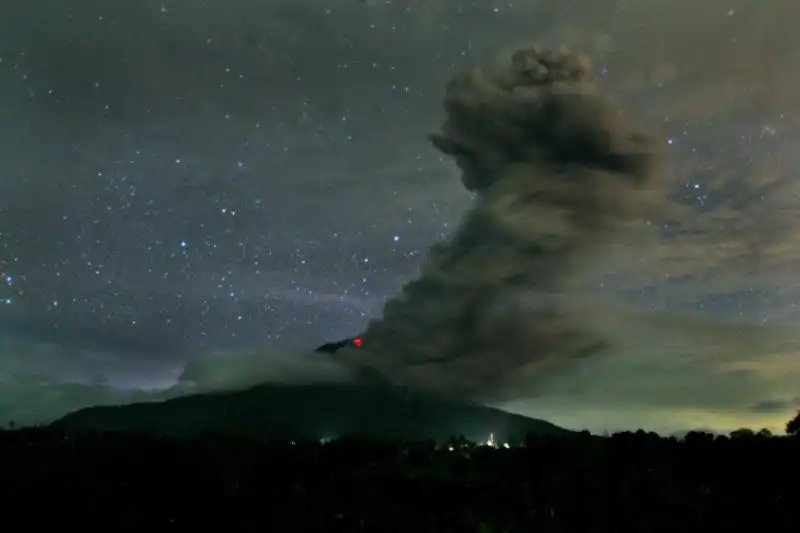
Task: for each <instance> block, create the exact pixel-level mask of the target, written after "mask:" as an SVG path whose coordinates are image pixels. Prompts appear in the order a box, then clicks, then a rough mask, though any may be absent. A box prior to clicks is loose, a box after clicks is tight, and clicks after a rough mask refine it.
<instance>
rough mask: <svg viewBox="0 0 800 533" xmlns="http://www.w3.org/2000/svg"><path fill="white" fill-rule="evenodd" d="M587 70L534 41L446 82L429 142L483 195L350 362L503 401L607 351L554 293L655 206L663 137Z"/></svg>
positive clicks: (580, 61) (349, 352)
mask: <svg viewBox="0 0 800 533" xmlns="http://www.w3.org/2000/svg"><path fill="white" fill-rule="evenodd" d="M590 70H591V66H590V63H589V61H588V59H587V58H585V57H583V56H580V55H575V54H572V53H570V52H569V51H568V50H566V49H558V50H554V51H542V50H539V49H538V48H536V47H534V48H530V49H524V50H519V51H517V52H515V53H514V54H513V55H512V57H511V65H510V68H508V69H507V71H506V72H502V73H501V74H496V75H490V74H487V73H486V72H485V71H483V70H475V71H472V72H469V73H466V74H462V75H458V76H456V77H455V78H453V79H452V80H451V81H450V83H449V84H448V86H447V91H446V95H445V98H444V109H445V111H446V114H447V119H446V122H445V124H444V126H443V128H442V131H441V133H439V134H434V135H431V136H430V140H431V142H432V143H433V145H434V146H435V147H436V148H437V149H438V150H440V151H441V152H443V153H445V154H447V155H450V156H452V157H453V158H454V159H455V161H456V163H457V165H458V167H459V168H460V170H461V173H462V174H461V180H462V182H463V184H464V186H465V187H466V188H467V189H469V190H470V191H474V192H475V193H476V195H477V200H476V205H475V207H474V209H473V210H472V211H471V212H470V213H469V214H468V215H467V217H466V219H465V220H464V222H463V223H462V225H461V226H460V227H459V228H458V230H457V231H456V232H455V234H454V235H453V236H452V238H451V239H449V240H448V241H447V242H443V243H440V244H438V245H436V246H434V247H433V249H432V250H431V251H430V254H429V257H428V259H427V262H426V264H425V265H424V267H423V269H422V272H421V274H420V276H419V278H418V279H416V280H414V281H412V282H411V283H409V284H408V285H406V286H405V287H404V289H403V291H402V293H401V294H400V295H399V296H398V297H396V298H394V299H393V300H390V301H389V302H387V304H386V306H385V308H384V310H383V317H382V318H381V319H379V320H376V321H374V322H372V323H371V324H370V325H369V326H368V328H367V330H366V331H365V332H364V334H363V342H364V346H363V348H361V349H346V350H344V351H343V355H342V357H343V358H344V360H345V361H346V362H348V363H349V364H351V365H353V366H356V367H360V368H361V369H363V370H366V371H369V373H370V374H372V375H375V374H376V373H377V374H379V375H380V376H381V377H382V378H383V379H385V380H387V381H389V382H393V383H396V384H401V385H405V386H409V387H420V388H425V389H434V390H437V391H439V392H446V393H450V394H455V395H461V396H467V397H471V398H473V399H479V398H480V399H485V400H488V399H495V400H500V399H502V393H503V389H504V388H505V387H504V383H507V382H508V381H509V380H510V379H511V378H513V377H514V376H515V374H518V373H520V372H523V371H524V373H525V374H526V375H532V376H534V380H535V378H536V377H542V376H548V375H551V374H552V373H553V372H558V371H563V370H564V369H565V368H566V365H570V364H574V362H575V361H576V360H579V359H581V358H585V357H590V356H592V355H594V354H597V353H599V352H601V351H603V350H604V349H606V348H608V347H609V343H608V340H607V339H605V338H603V337H602V336H601V335H598V334H597V333H596V332H590V331H589V329H588V328H585V327H582V323H583V320H582V318H580V317H577V316H574V315H572V314H570V312H569V310H568V308H567V307H565V306H563V305H561V304H560V303H559V302H560V299H559V298H558V297H557V296H558V294H559V293H561V292H562V291H563V290H564V286H565V284H566V283H567V282H568V281H569V280H570V279H574V274H575V272H576V269H577V268H583V267H585V266H587V265H589V264H590V263H591V262H592V261H594V260H596V259H597V256H596V253H597V252H602V250H603V248H604V246H608V242H609V239H610V238H611V237H614V236H617V235H619V230H621V229H623V228H625V227H627V226H630V225H631V223H633V222H636V221H637V220H642V219H643V218H644V217H647V216H648V215H650V214H651V213H652V211H653V210H654V209H655V208H656V204H657V202H656V201H654V198H655V199H658V198H659V195H658V194H654V192H655V193H657V186H658V185H659V182H660V179H659V178H660V174H661V173H660V164H659V161H660V157H659V149H658V140H657V139H655V138H654V137H652V136H650V135H648V134H647V133H645V132H643V131H642V130H641V129H640V128H638V127H636V126H635V125H633V124H631V123H630V122H629V121H627V120H626V119H625V117H624V116H623V115H622V114H621V112H620V111H619V110H618V109H617V108H616V107H615V106H614V105H612V104H611V103H610V102H609V101H608V100H606V99H604V98H602V97H600V96H599V95H598V94H597V92H596V89H595V86H594V85H593V84H592V83H591V81H590Z"/></svg>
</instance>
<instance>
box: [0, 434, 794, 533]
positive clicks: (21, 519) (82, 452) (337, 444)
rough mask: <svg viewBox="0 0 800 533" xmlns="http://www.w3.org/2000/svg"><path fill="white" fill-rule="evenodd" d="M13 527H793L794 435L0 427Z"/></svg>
mask: <svg viewBox="0 0 800 533" xmlns="http://www.w3.org/2000/svg"><path fill="white" fill-rule="evenodd" d="M0 491H2V494H0V502H2V510H3V514H2V520H3V525H4V528H3V530H4V531H32V530H36V529H37V528H45V527H47V528H49V529H52V528H54V527H58V528H59V530H63V529H65V528H72V527H75V528H79V530H80V528H83V529H87V528H92V530H94V528H98V529H97V530H100V529H99V528H101V527H102V528H103V530H104V531H115V532H116V531H161V530H172V531H190V529H188V528H202V529H203V530H204V531H206V530H207V531H225V532H235V531H259V532H268V531H280V532H290V531H305V532H312V531H317V532H323V531H324V532H338V531H341V532H357V531H375V532H382V533H383V532H393V531H398V532H400V531H402V532H410V533H422V532H437V533H441V532H448V531H458V532H461V531H463V532H526V533H532V532H562V531H563V532H575V533H578V532H610V533H622V532H627V531H637V532H648V533H656V532H661V531H674V532H689V531H702V532H704V533H708V532H715V531H725V532H730V531H748V532H755V531H764V532H770V533H774V532H783V531H787V532H789V531H791V532H797V531H800V441H799V440H798V439H797V438H793V437H771V436H767V435H753V434H751V433H746V432H745V433H740V434H736V435H734V436H733V437H715V436H712V435H708V434H701V433H690V434H689V435H687V436H686V438H685V440H682V441H681V440H676V439H674V438H662V437H658V436H656V435H654V434H647V433H644V432H638V433H626V434H617V435H614V436H612V437H609V438H604V437H594V436H590V435H589V434H588V433H580V434H572V435H567V436H561V437H554V436H539V437H534V438H529V439H527V440H526V442H525V443H524V446H516V447H511V448H509V449H504V448H502V447H501V448H499V449H494V448H490V447H476V446H473V445H469V444H467V443H464V442H460V443H459V442H451V443H448V444H443V445H441V446H436V445H435V444H433V443H416V444H415V443H408V442H401V441H382V442H381V441H374V440H373V441H367V440H339V441H333V442H330V443H327V444H321V443H319V442H318V441H309V442H301V441H295V442H291V441H285V442H280V441H274V442H264V441H261V442H259V441H255V440H246V439H242V438H231V437H215V436H210V435H205V436H202V437H198V438H193V439H178V438H169V437H163V436H162V437H155V436H146V435H136V434H123V433H105V434H99V433H98V434H89V433H68V432H64V431H60V430H55V429H22V430H16V431H5V432H0Z"/></svg>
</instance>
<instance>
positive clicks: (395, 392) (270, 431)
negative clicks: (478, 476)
mask: <svg viewBox="0 0 800 533" xmlns="http://www.w3.org/2000/svg"><path fill="white" fill-rule="evenodd" d="M53 427H54V428H58V429H65V430H103V431H109V430H110V431H138V432H148V433H159V434H164V435H169V436H173V437H191V436H197V435H199V434H200V433H201V432H204V431H212V432H215V433H225V434H226V435H238V436H244V437H250V438H297V437H305V438H313V439H317V438H320V437H326V436H327V437H338V436H339V435H356V434H358V435H364V436H369V437H377V438H393V439H415V440H426V439H435V440H444V439H447V438H448V437H450V436H451V435H465V436H466V437H467V438H470V439H473V440H479V439H480V440H483V439H485V438H486V437H487V436H488V435H489V433H494V434H495V436H496V437H497V439H498V440H501V441H520V440H521V439H522V438H523V437H524V436H525V435H526V434H529V433H535V434H540V435H544V434H564V433H568V431H567V430H565V429H562V428H559V427H558V426H556V425H553V424H551V423H549V422H546V421H544V420H536V419H533V418H528V417H525V416H520V415H515V414H511V413H507V412H505V411H501V410H499V409H493V408H490V407H485V406H482V405H477V404H473V403H466V402H464V401H462V400H455V399H451V398H445V397H441V396H436V395H433V394H426V393H421V392H411V391H407V390H401V389H397V388H392V387H386V386H356V385H339V384H327V383H319V384H309V385H281V384H263V385H258V386H255V387H252V388H249V389H246V390H240V391H233V392H218V393H209V394H195V395H191V396H183V397H180V398H174V399H171V400H167V401H163V402H152V403H139V404H132V405H121V406H110V407H109V406H106V407H91V408H88V409H81V410H79V411H76V412H74V413H72V414H69V415H67V416H66V417H64V418H62V419H61V420H58V421H56V422H55V423H54V424H53Z"/></svg>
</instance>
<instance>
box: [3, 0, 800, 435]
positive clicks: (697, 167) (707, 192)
mask: <svg viewBox="0 0 800 533" xmlns="http://www.w3.org/2000/svg"><path fill="white" fill-rule="evenodd" d="M561 4H563V5H561ZM700 4H702V5H700ZM2 12H3V14H2V16H1V17H0V124H2V125H3V127H2V128H0V138H1V140H2V142H0V272H2V279H0V379H2V380H3V384H2V385H0V417H5V418H12V417H14V418H18V419H30V420H42V419H46V418H47V417H51V416H54V415H57V414H61V413H62V412H64V411H66V410H69V409H71V408H74V407H78V406H83V405H87V404H91V403H96V402H109V401H120V398H125V399H131V398H133V399H140V398H145V397H152V395H154V394H156V395H157V394H166V393H164V392H163V391H162V392H152V391H149V389H153V388H158V389H167V390H169V391H173V392H175V391H176V390H178V389H175V387H176V384H178V385H180V383H181V381H182V379H184V377H185V376H187V375H191V376H193V377H192V380H194V381H195V382H197V381H202V382H204V383H207V384H208V386H214V387H224V386H229V385H231V384H232V383H238V382H240V381H241V380H242V379H244V378H245V377H247V378H248V379H253V376H257V377H259V378H264V377H273V378H275V379H283V378H287V377H291V376H295V375H299V374H305V373H308V372H312V373H313V372H324V373H330V372H334V370H333V369H330V368H327V367H326V364H323V363H318V362H315V361H314V360H311V359H309V356H308V353H307V352H309V351H310V350H311V349H313V347H315V346H316V345H318V344H321V343H322V342H325V341H330V340H338V339H340V338H343V337H346V336H350V335H352V334H354V333H356V332H359V331H362V330H363V329H364V328H365V326H366V324H367V321H368V320H369V319H370V318H371V317H375V316H378V315H379V314H380V311H381V306H382V304H383V302H384V301H385V300H386V299H387V298H388V297H390V296H392V295H394V294H396V293H397V292H398V291H399V289H400V288H401V287H402V286H403V284H405V283H406V282H408V281H409V280H411V279H413V278H414V276H415V275H416V273H417V271H418V269H419V268H420V266H421V265H422V262H423V260H424V257H425V254H426V250H427V249H428V248H429V247H430V246H431V245H432V244H434V243H435V242H437V241H438V240H440V239H442V238H444V237H446V236H448V235H450V234H451V232H452V230H453V229H454V228H455V227H457V225H458V223H459V221H460V220H461V218H462V217H463V215H464V213H465V212H466V211H467V210H468V209H469V207H470V205H471V202H472V198H471V196H470V194H469V193H468V192H467V191H465V190H464V189H463V187H462V186H461V185H460V183H459V180H458V171H457V169H456V168H455V166H454V165H453V163H452V161H450V160H448V159H446V158H445V157H444V156H442V154H440V153H439V152H437V151H435V150H433V149H431V147H430V145H429V143H428V142H427V141H426V139H425V135H426V134H427V133H429V132H431V131H434V130H436V129H438V127H439V125H440V124H441V121H442V112H441V105H440V102H441V98H442V95H443V91H444V87H445V85H446V83H447V81H448V80H449V79H450V77H451V76H452V75H453V73H454V72H456V71H458V70H462V69H465V68H471V67H472V66H474V65H475V64H477V63H478V62H484V61H492V60H493V59H495V58H497V57H501V56H505V55H507V54H508V53H509V51H512V50H513V49H515V48H516V47H518V46H519V45H523V44H529V43H531V42H540V43H544V44H557V43H566V44H569V45H571V46H574V47H576V48H579V49H581V50H583V51H585V52H586V53H588V54H589V55H591V56H592V58H593V60H594V66H595V68H596V76H597V77H598V80H599V83H600V84H601V85H602V87H603V89H604V91H605V92H607V93H608V94H609V95H610V96H612V97H613V98H615V99H616V100H618V101H619V102H620V104H621V105H622V106H623V107H624V109H626V111H627V112H628V113H630V114H632V115H635V116H636V117H637V118H640V119H641V120H642V121H643V122H644V123H646V124H647V125H648V126H651V127H653V128H654V129H656V130H657V131H658V132H659V133H660V134H661V135H662V137H663V140H664V143H665V149H666V151H667V153H668V156H669V160H670V169H669V179H668V184H667V185H668V186H667V190H666V192H665V194H666V195H667V196H668V197H669V199H670V201H671V202H673V203H674V204H675V205H676V206H680V208H681V209H680V210H679V211H678V212H676V213H674V214H672V215H671V216H670V217H669V218H665V219H663V220H654V221H652V224H653V226H654V227H656V228H657V234H658V235H657V238H653V239H651V240H650V241H648V242H646V243H644V244H642V243H639V245H637V246H626V247H619V249H615V250H614V251H613V253H610V254H609V256H608V258H607V259H606V260H604V261H603V262H602V264H598V265H596V268H592V269H589V270H590V272H589V274H587V277H586V279H585V280H584V284H583V286H582V291H583V292H584V293H585V294H587V295H591V297H592V298H603V299H606V300H608V299H610V300H613V301H614V302H616V304H618V305H619V306H621V307H620V309H622V307H624V310H620V311H619V313H618V314H614V313H610V314H609V315H608V317H607V318H606V320H607V322H608V323H604V324H603V325H602V327H604V328H605V329H609V328H611V329H613V331H614V332H615V333H614V334H615V335H617V336H618V337H620V338H624V339H625V340H626V343H625V345H626V346H627V347H628V348H627V350H623V351H622V352H621V353H619V354H618V355H617V356H616V357H609V358H607V359H604V360H603V361H599V362H593V363H592V365H587V367H586V368H583V369H580V371H576V372H575V373H572V374H570V375H568V376H564V377H562V378H559V379H558V380H555V381H554V382H553V384H552V386H551V387H548V388H545V391H544V392H543V394H542V395H541V397H539V398H537V399H536V400H529V399H520V401H518V402H513V403H512V404H509V406H508V407H510V408H512V409H514V410H517V411H520V412H523V413H525V414H530V415H533V416H539V417H542V418H549V419H551V420H553V421H554V422H556V423H563V424H565V425H569V426H572V427H589V428H591V429H597V430H602V429H605V428H618V427H630V426H641V425H646V426H649V427H653V428H655V429H659V430H665V431H667V430H673V429H681V428H686V427H717V428H730V427H737V426H739V425H759V426H769V427H772V428H778V427H780V425H781V424H782V423H783V421H784V420H786V419H787V413H790V412H791V411H792V410H793V409H796V408H797V407H800V390H798V388H797V386H796V385H795V384H796V383H797V382H798V381H797V378H800V363H798V361H800V359H798V357H799V356H800V351H798V346H800V334H794V333H793V332H794V328H793V327H792V326H793V324H794V323H795V322H796V321H798V320H800V313H799V312H798V311H797V310H796V307H795V306H796V304H797V303H800V291H798V289H800V285H799V284H798V282H800V276H799V275H798V274H796V272H797V271H798V269H797V267H798V266H800V265H798V263H799V262H800V261H798V258H800V239H798V235H800V231H798V230H800V219H799V218H798V205H800V204H798V202H800V194H799V193H800V185H798V183H797V180H796V176H797V169H798V163H800V160H799V158H798V156H797V150H796V149H795V146H796V144H797V142H798V135H797V132H798V126H800V90H798V89H800V75H798V73H797V72H796V71H795V70H793V69H791V68H790V65H793V64H800V62H799V61H800V38H798V37H797V36H796V34H795V30H794V27H793V25H792V24H791V21H792V20H797V18H798V17H800V4H797V3H796V2H795V1H793V0H765V1H761V2H753V1H746V0H729V1H723V0H708V1H705V2H702V3H699V2H695V1H692V0H676V1H669V2H668V1H666V0H641V1H638V2H625V1H622V0H602V1H596V0H574V1H572V2H568V3H554V2H545V1H531V2H508V1H505V2H501V1H494V0H480V1H478V0H475V1H472V2H469V1H465V0H340V1H338V2H330V1H324V0H292V1H288V0H260V1H257V0H205V1H195V0H172V1H163V2H154V1H150V0H141V1H140V0H136V1H134V0H119V1H117V2H114V5H113V6H111V5H109V3H108V2H103V1H101V0H82V1H80V2H79V1H77V0H71V1H66V2H65V1H56V0H42V1H39V2H36V3H31V2H25V1H23V0H10V1H6V2H4V3H3V7H2ZM609 317H611V318H609ZM170 387H171V388H170ZM148 395H149V396H148Z"/></svg>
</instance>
